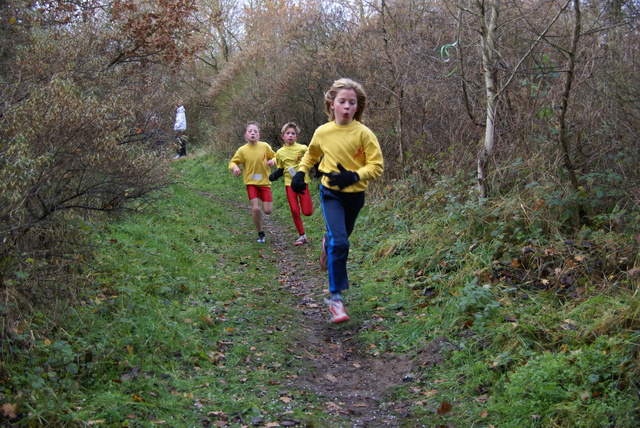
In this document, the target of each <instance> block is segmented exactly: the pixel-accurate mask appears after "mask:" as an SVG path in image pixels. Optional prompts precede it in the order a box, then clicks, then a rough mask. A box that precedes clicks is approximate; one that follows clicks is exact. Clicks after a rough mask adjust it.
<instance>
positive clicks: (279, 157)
mask: <svg viewBox="0 0 640 428" xmlns="http://www.w3.org/2000/svg"><path fill="white" fill-rule="evenodd" d="M306 152H307V146H305V145H304V144H298V142H295V143H293V144H292V145H290V146H287V145H284V146H282V147H281V148H279V149H278V151H277V152H276V168H279V169H280V168H282V169H284V185H285V186H291V174H289V171H288V170H287V168H289V167H290V166H292V167H293V168H294V169H295V170H296V171H297V170H298V164H300V160H301V159H302V157H303V156H304V154H305V153H306ZM304 182H305V183H308V182H309V175H308V174H305V176H304Z"/></svg>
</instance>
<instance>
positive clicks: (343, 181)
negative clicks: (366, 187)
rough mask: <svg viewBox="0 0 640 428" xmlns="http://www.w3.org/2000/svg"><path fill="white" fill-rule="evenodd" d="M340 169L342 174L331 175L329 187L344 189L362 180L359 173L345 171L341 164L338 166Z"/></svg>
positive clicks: (334, 173) (333, 173)
mask: <svg viewBox="0 0 640 428" xmlns="http://www.w3.org/2000/svg"><path fill="white" fill-rule="evenodd" d="M338 169H339V170H340V172H332V173H331V174H329V186H338V187H339V188H340V189H344V188H345V187H348V186H351V185H352V184H353V183H355V182H356V181H358V180H360V176H359V175H358V173H357V172H355V171H349V170H347V169H344V167H343V166H342V165H340V164H338Z"/></svg>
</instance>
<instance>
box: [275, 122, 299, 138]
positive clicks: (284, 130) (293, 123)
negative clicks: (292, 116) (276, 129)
mask: <svg viewBox="0 0 640 428" xmlns="http://www.w3.org/2000/svg"><path fill="white" fill-rule="evenodd" d="M289 128H293V129H295V131H296V134H298V135H300V128H299V127H298V125H297V124H296V123H295V122H287V123H285V124H284V125H283V126H282V130H281V131H280V133H281V134H284V133H285V132H286V130H287V129H289Z"/></svg>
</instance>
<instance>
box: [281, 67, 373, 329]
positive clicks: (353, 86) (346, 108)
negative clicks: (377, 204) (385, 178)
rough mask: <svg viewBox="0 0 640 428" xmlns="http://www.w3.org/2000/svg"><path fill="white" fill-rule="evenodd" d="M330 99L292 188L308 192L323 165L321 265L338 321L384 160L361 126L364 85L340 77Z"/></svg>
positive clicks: (342, 317) (343, 316)
mask: <svg viewBox="0 0 640 428" xmlns="http://www.w3.org/2000/svg"><path fill="white" fill-rule="evenodd" d="M324 100H325V106H324V107H325V112H326V113H327V117H328V118H329V122H327V123H325V124H324V125H321V126H319V127H318V128H317V129H316V130H315V132H314V134H313V137H312V138H311V142H310V143H309V149H308V150H307V152H306V153H305V155H304V157H303V158H302V160H301V161H300V164H299V165H298V172H296V174H295V175H294V176H293V178H292V180H291V188H292V189H293V191H294V192H299V191H304V190H305V182H304V174H305V173H306V172H308V171H309V170H310V169H311V168H312V167H313V166H314V165H315V164H316V163H317V162H320V165H319V167H318V170H319V171H320V172H321V173H322V175H323V177H322V181H321V184H320V191H319V193H320V205H321V207H322V212H323V214H324V220H325V226H326V233H325V235H324V238H323V239H322V247H321V253H320V267H321V269H323V270H327V271H328V276H329V292H330V293H331V299H330V300H327V303H328V304H329V311H330V312H331V317H332V320H333V322H336V323H337V322H343V321H347V320H348V319H349V316H348V315H347V314H346V312H345V309H344V305H343V303H342V292H343V291H345V290H347V289H348V288H349V278H348V276H347V258H348V256H349V246H350V244H349V237H350V235H351V232H353V228H354V226H355V223H356V219H357V217H358V214H359V213H360V210H361V209H362V207H363V206H364V193H365V190H366V189H367V187H368V184H369V181H371V180H375V179H377V178H379V177H380V175H381V174H382V172H383V170H384V162H383V159H382V151H381V149H380V144H379V143H378V138H377V137H376V136H375V134H374V133H373V132H372V131H371V130H370V129H369V128H368V127H367V126H365V125H363V124H362V123H361V122H360V120H362V113H363V111H364V109H365V106H366V100H367V96H366V93H365V91H364V89H363V88H362V85H360V84H359V83H358V82H355V81H353V80H351V79H338V80H336V81H335V82H333V86H331V88H330V89H329V90H328V91H327V92H326V93H325V98H324Z"/></svg>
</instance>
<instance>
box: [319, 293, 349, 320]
mask: <svg viewBox="0 0 640 428" xmlns="http://www.w3.org/2000/svg"><path fill="white" fill-rule="evenodd" d="M324 302H325V303H326V304H327V305H329V312H331V321H333V322H334V323H336V324H337V323H339V322H344V321H349V319H350V318H349V315H347V313H346V312H345V311H344V305H343V304H342V302H341V301H340V300H329V299H325V300H324Z"/></svg>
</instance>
